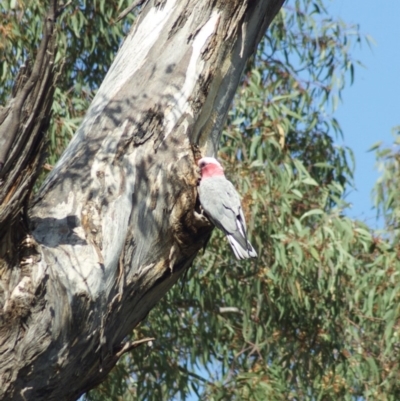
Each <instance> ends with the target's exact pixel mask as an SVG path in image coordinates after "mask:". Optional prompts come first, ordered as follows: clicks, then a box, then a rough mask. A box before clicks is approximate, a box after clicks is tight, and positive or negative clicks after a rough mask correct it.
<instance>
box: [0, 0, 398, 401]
mask: <svg viewBox="0 0 400 401" xmlns="http://www.w3.org/2000/svg"><path fill="white" fill-rule="evenodd" d="M27 3H28V2H25V3H24V2H19V3H18V7H16V6H15V4H16V3H15V2H5V3H4V2H3V3H2V5H1V6H0V15H1V18H2V20H3V21H2V22H3V24H0V25H1V26H3V27H5V28H4V29H3V30H2V31H1V34H2V35H3V36H4V35H5V36H4V38H5V40H1V41H0V43H1V45H0V46H2V47H0V51H1V57H2V60H6V64H2V66H1V67H0V68H1V77H2V78H1V79H2V83H3V85H2V87H3V89H2V90H1V91H0V96H1V98H2V100H3V101H5V99H6V98H7V96H8V94H9V92H10V88H11V82H12V78H13V76H14V75H15V71H16V69H17V68H18V66H19V65H20V63H21V60H22V59H23V58H24V57H25V56H26V55H28V54H29V55H32V54H34V47H33V45H32V44H33V43H37V41H38V39H39V37H40V32H41V31H40V29H39V26H40V21H41V18H40V17H39V15H41V13H43V7H42V6H41V4H42V3H41V2H39V1H36V2H32V1H31V2H29V3H30V7H29V10H28V9H27V8H26V4H27ZM88 3H89V2H88ZM125 3H129V2H128V1H127V2H119V3H118V2H116V1H112V2H107V7H105V4H106V3H105V1H96V2H93V3H91V4H86V3H85V2H84V1H80V2H74V3H73V5H72V6H70V7H71V8H69V9H68V10H69V11H68V12H66V13H65V14H64V15H63V17H62V19H61V27H60V32H59V35H60V41H59V53H60V56H59V60H60V62H62V63H63V69H64V72H65V76H63V78H62V80H60V85H59V88H58V91H57V94H56V101H55V104H54V111H53V112H54V115H53V119H54V123H53V127H52V130H51V132H50V139H51V144H52V148H51V156H50V160H51V161H54V160H55V159H56V158H57V157H58V155H59V153H60V151H61V148H63V146H64V145H65V143H66V142H67V141H68V139H69V138H70V136H71V135H72V132H73V131H74V130H75V128H76V126H77V125H79V122H80V119H81V118H82V116H83V114H84V112H85V110H86V108H87V106H88V103H89V101H90V99H91V98H92V96H93V93H94V91H95V90H96V88H97V87H98V86H99V84H100V83H101V80H102V78H103V76H104V72H105V71H106V70H107V68H108V66H109V64H110V62H111V59H112V57H113V54H114V53H115V51H116V49H117V47H118V43H119V41H120V40H121V37H122V36H121V35H122V33H123V30H124V28H126V26H122V25H118V24H113V20H114V19H115V16H116V15H117V14H118V13H119V12H120V10H121V9H123V8H124V7H126V6H127V4H125ZM11 4H13V5H14V9H12V7H11ZM21 10H23V11H21ZM93 21H96V23H93ZM94 27H95V28H96V29H94ZM4 32H5V33H4ZM360 40H361V37H360V35H359V33H358V29H357V28H356V27H349V26H347V25H346V24H344V23H343V22H341V21H335V20H333V19H332V18H329V17H328V15H327V12H326V10H325V8H324V3H323V1H322V0H314V1H311V0H297V1H291V2H288V4H287V5H286V6H285V8H284V9H283V10H282V11H281V12H280V14H279V15H278V17H277V18H276V19H275V21H274V23H273V24H272V26H271V28H270V29H269V31H268V33H267V34H266V36H265V38H264V39H263V41H262V43H261V44H260V46H259V49H258V53H257V55H256V57H255V58H254V60H253V61H252V63H251V65H249V67H248V69H247V71H246V74H245V76H244V77H243V83H242V85H241V87H240V88H239V90H238V93H237V95H236V97H235V101H234V104H233V107H232V110H231V112H230V115H229V119H228V123H227V126H226V128H225V131H224V136H223V141H222V144H221V152H220V158H221V159H222V160H223V162H224V164H225V167H226V171H227V175H228V176H229V177H230V178H231V179H232V181H234V183H235V185H236V186H237V188H238V190H239V192H240V193H241V194H242V196H243V205H244V208H245V212H246V218H247V222H248V226H249V233H250V236H251V238H250V239H251V241H252V243H253V244H254V245H255V247H256V248H257V250H258V252H259V255H260V256H259V258H258V259H257V260H252V261H246V262H243V261H242V262H239V261H237V260H235V259H234V258H233V256H232V253H231V251H230V249H229V246H228V244H227V242H226V240H225V238H224V236H223V235H222V234H221V233H220V232H215V233H214V235H213V237H212V239H211V241H210V244H209V246H208V248H207V251H206V252H205V254H204V255H202V256H200V257H199V258H198V259H197V261H196V263H195V265H194V266H193V268H192V269H191V270H190V271H189V272H188V277H187V280H186V281H185V282H183V283H182V287H179V286H176V287H175V288H173V289H172V290H171V291H170V292H169V293H168V295H167V296H166V299H165V300H164V301H163V302H161V303H159V305H157V306H156V307H155V308H154V310H153V311H152V312H151V313H150V315H149V317H148V319H147V320H146V321H145V322H143V323H142V324H141V325H140V326H139V327H137V328H136V329H135V330H134V332H133V333H132V337H133V338H135V339H140V338H143V337H155V338H156V340H155V341H154V342H153V343H151V344H148V345H143V346H141V347H139V348H137V349H135V350H134V351H133V352H132V353H131V354H129V355H126V356H125V357H124V358H123V359H122V360H121V361H120V362H119V364H118V365H117V366H116V368H115V369H114V370H113V371H112V372H111V374H110V375H109V377H108V379H107V380H106V381H105V382H104V383H103V384H102V385H100V386H99V387H98V388H97V389H95V390H92V391H90V392H89V393H88V394H86V395H85V399H87V400H96V401H97V400H98V401H102V400H127V401H128V400H137V399H140V400H142V399H146V400H149V401H150V400H168V399H185V398H187V397H188V395H189V394H191V395H192V397H194V398H199V399H204V400H227V399H229V400H266V399H267V400H338V399H340V400H357V399H360V398H359V397H361V398H362V399H371V400H378V399H379V400H393V401H394V400H397V399H400V386H399V384H398V383H399V382H400V381H399V379H400V374H399V372H400V370H399V361H400V358H399V347H400V340H399V335H400V310H399V306H398V305H399V298H400V284H399V280H398V278H397V277H398V275H399V272H400V261H399V256H398V255H400V247H399V245H398V238H399V232H398V221H399V214H400V203H399V200H398V199H400V196H399V189H398V188H399V187H400V185H399V183H400V180H399V178H400V176H399V171H400V169H399V167H400V166H399V149H398V148H397V147H395V148H393V149H390V150H385V149H379V151H378V157H379V160H380V163H381V168H382V178H381V180H380V181H379V182H378V184H377V187H376V192H375V193H376V204H377V207H378V208H379V210H380V212H381V213H382V214H383V215H384V216H385V219H386V225H387V227H386V231H385V232H384V233H383V234H379V233H377V232H373V231H372V230H371V229H370V228H368V227H367V226H365V225H364V224H362V223H360V222H357V221H352V220H351V219H349V218H347V217H346V216H345V215H344V213H343V210H344V208H345V207H346V204H345V202H344V201H343V193H344V191H345V189H346V187H347V186H349V185H351V184H352V169H353V166H352V163H353V162H352V154H351V151H350V150H349V149H343V148H340V147H338V146H337V145H336V144H335V139H336V137H337V136H338V135H341V134H342V133H341V130H340V126H339V123H338V122H337V121H336V120H335V119H334V118H333V117H332V115H331V114H332V110H334V108H335V105H336V104H337V101H338V99H340V95H341V91H342V89H343V88H344V85H345V83H346V79H347V80H349V81H350V82H351V81H352V80H353V76H354V64H355V62H354V61H353V60H352V59H351V56H350V50H351V46H352V44H354V42H359V41H360ZM398 143H399V142H398V140H397V144H398Z"/></svg>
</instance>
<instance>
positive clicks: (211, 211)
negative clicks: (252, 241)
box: [199, 177, 246, 237]
mask: <svg viewBox="0 0 400 401" xmlns="http://www.w3.org/2000/svg"><path fill="white" fill-rule="evenodd" d="M199 196H200V203H201V204H202V206H203V209H204V211H205V212H206V213H207V215H208V216H209V217H210V219H211V220H212V222H213V223H214V224H215V225H216V226H217V227H218V228H221V229H222V230H223V231H225V232H226V233H229V234H233V235H234V234H236V233H237V234H239V233H240V234H241V235H242V236H243V237H245V235H246V223H244V216H243V212H242V207H241V205H240V198H239V194H238V193H237V192H236V190H235V187H234V186H233V184H232V183H231V182H230V181H228V180H227V179H225V178H219V177H218V178H213V179H212V180H211V179H208V180H204V181H201V182H200V186H199ZM238 216H239V217H240V220H242V226H238V221H237V220H238Z"/></svg>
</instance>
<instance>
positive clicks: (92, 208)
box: [0, 0, 283, 401]
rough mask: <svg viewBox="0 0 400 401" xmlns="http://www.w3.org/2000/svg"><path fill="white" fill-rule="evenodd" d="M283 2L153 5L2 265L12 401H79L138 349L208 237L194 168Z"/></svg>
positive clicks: (4, 384)
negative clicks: (140, 332)
mask: <svg viewBox="0 0 400 401" xmlns="http://www.w3.org/2000/svg"><path fill="white" fill-rule="evenodd" d="M282 3H283V0H248V1H243V0H217V1H213V2H210V1H208V0H191V1H181V0H164V1H163V0H158V1H157V0H153V1H150V2H148V3H147V4H146V5H145V6H144V7H143V9H142V11H141V15H140V17H138V20H137V22H136V23H135V25H134V27H133V28H132V30H131V32H130V34H129V35H128V37H127V38H126V39H125V42H124V44H123V46H122V47H121V49H120V50H119V52H118V54H117V56H116V58H115V61H114V63H113V65H112V66H111V68H110V70H109V72H108V74H107V76H106V78H105V80H104V82H103V84H102V85H101V87H100V89H99V91H98V93H97V95H96V97H95V99H94V100H93V103H92V105H91V106H90V109H89V111H88V112H87V115H86V117H85V119H84V121H83V123H82V125H81V127H80V128H79V129H78V131H77V133H76V135H75V136H74V138H73V139H72V141H71V143H70V145H69V147H68V148H67V150H66V151H65V153H64V155H63V156H62V157H61V159H60V161H59V162H58V164H57V165H56V167H55V168H54V169H53V171H52V172H51V173H50V174H49V176H48V178H47V180H46V181H45V183H44V185H43V186H42V188H41V190H40V192H39V194H38V196H37V197H36V199H35V201H34V202H33V204H32V205H31V207H30V209H29V220H28V224H29V227H27V229H26V232H27V234H26V235H24V237H23V238H22V240H23V241H22V243H21V244H20V245H19V247H18V249H19V250H20V251H19V252H17V253H15V255H18V258H17V260H15V258H11V257H8V258H5V257H3V259H2V263H3V268H2V270H1V285H2V289H0V302H1V308H2V315H1V316H0V355H1V361H0V394H1V396H2V399H7V400H19V399H26V400H36V401H38V400H59V399H61V400H75V399H76V398H78V397H79V396H80V395H81V394H82V393H83V392H85V391H87V390H89V389H90V388H92V387H93V386H95V385H96V384H98V383H100V382H101V381H102V380H103V379H104V377H105V376H106V375H107V373H108V372H109V371H110V369H111V368H112V367H113V366H114V365H115V363H116V362H117V361H118V359H119V357H120V356H121V355H122V354H123V353H124V352H125V351H127V350H128V349H131V348H132V347H134V346H135V343H133V344H130V343H128V342H124V339H125V338H126V337H127V335H128V334H130V333H131V332H132V329H133V328H134V327H135V326H136V325H137V324H138V323H139V322H140V321H141V320H143V319H144V318H145V317H146V315H147V314H148V312H149V311H150V310H151V308H152V307H153V306H154V305H155V303H156V302H158V301H159V300H160V298H161V297H162V296H163V295H164V294H165V293H166V291H168V289H169V288H171V286H172V285H173V284H174V283H175V282H176V281H177V279H178V278H179V276H180V275H181V274H182V273H183V272H184V271H185V269H187V268H188V267H189V266H190V264H191V263H192V262H193V259H194V258H195V256H196V254H197V252H198V251H199V249H201V248H202V247H203V246H204V245H205V243H206V241H207V239H208V237H209V235H210V232H211V230H212V227H211V225H210V223H209V222H208V221H207V220H206V219H205V218H204V217H203V216H202V215H201V214H199V213H198V212H199V210H198V203H197V202H198V201H197V182H198V178H199V176H198V171H197V168H196V159H197V158H199V157H200V155H213V154H215V153H216V151H217V146H218V142H219V137H220V133H221V129H222V126H223V123H224V121H225V117H226V114H227V111H228V108H229V105H230V103H231V100H232V98H233V95H234V93H235V90H236V88H237V86H238V83H239V80H240V76H241V74H242V71H243V69H244V67H245V64H246V61H247V59H248V58H249V57H250V56H251V54H252V53H253V51H254V50H255V48H256V46H257V44H258V41H259V39H260V38H261V36H262V35H263V34H264V32H265V30H266V28H267V26H268V24H269V23H270V22H271V20H272V19H273V17H274V16H275V14H276V13H277V11H278V10H279V8H280V7H281V5H282ZM19 233H20V236H21V231H19ZM11 237H12V236H11ZM11 237H10V238H11ZM7 238H9V237H7ZM12 238H13V237H12ZM2 241H3V244H2V245H3V247H4V238H3V239H2ZM13 246H14V248H16V244H13ZM3 256H4V255H3ZM138 340H140V339H138ZM159 341H162V339H159Z"/></svg>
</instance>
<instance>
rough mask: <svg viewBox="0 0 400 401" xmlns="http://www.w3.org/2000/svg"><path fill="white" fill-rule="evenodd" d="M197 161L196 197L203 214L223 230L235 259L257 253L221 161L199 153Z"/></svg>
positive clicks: (254, 255) (236, 194) (237, 197)
mask: <svg viewBox="0 0 400 401" xmlns="http://www.w3.org/2000/svg"><path fill="white" fill-rule="evenodd" d="M197 164H198V166H199V167H200V170H201V180H200V184H199V188H198V190H199V199H200V204H201V206H202V207H203V209H204V212H205V213H206V215H207V217H208V218H209V220H210V221H211V222H212V223H213V224H214V225H215V226H216V227H218V228H219V229H220V230H222V231H223V232H224V233H225V234H226V237H227V238H228V241H229V244H230V246H231V248H232V250H233V252H234V254H235V256H236V257H237V258H238V259H247V258H252V257H257V252H256V251H255V250H254V248H253V247H252V246H251V244H250V242H249V241H248V240H247V234H246V222H245V220H244V215H243V210H242V205H241V204H240V197H239V194H238V193H237V192H236V190H235V188H234V186H233V184H232V183H231V182H230V181H228V180H227V179H226V178H225V174H224V170H223V168H222V166H221V164H220V163H219V162H218V161H217V160H216V159H214V158H213V157H203V158H202V159H200V160H199V161H198V162H197Z"/></svg>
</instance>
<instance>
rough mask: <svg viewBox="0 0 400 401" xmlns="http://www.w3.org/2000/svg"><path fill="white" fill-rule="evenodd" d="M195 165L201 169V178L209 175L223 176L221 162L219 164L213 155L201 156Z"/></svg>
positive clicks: (209, 176)
mask: <svg viewBox="0 0 400 401" xmlns="http://www.w3.org/2000/svg"><path fill="white" fill-rule="evenodd" d="M197 165H198V166H199V167H200V170H201V178H203V179H204V178H211V177H224V169H223V168H222V166H221V164H219V162H218V160H217V159H214V158H213V157H203V158H201V159H200V160H199V161H198V162H197Z"/></svg>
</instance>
